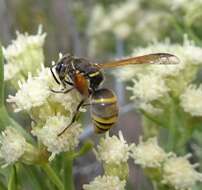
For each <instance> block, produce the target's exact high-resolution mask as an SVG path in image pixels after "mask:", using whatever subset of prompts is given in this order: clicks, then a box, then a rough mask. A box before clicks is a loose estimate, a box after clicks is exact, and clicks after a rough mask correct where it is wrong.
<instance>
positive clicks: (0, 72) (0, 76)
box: [0, 44, 4, 107]
mask: <svg viewBox="0 0 202 190" xmlns="http://www.w3.org/2000/svg"><path fill="white" fill-rule="evenodd" d="M3 105H4V61H3V52H2V47H1V44H0V107H2V106H3Z"/></svg>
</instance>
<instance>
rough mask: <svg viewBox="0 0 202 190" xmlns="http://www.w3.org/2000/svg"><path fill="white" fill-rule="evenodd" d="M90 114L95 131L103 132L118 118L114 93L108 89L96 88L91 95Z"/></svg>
mask: <svg viewBox="0 0 202 190" xmlns="http://www.w3.org/2000/svg"><path fill="white" fill-rule="evenodd" d="M90 101H91V116H92V120H93V124H94V129H95V131H96V132H97V133H104V132H106V131H108V130H109V129H110V128H111V127H113V126H114V125H115V124H116V122H117V120H118V110H119V109H118V104H117V98H116V95H115V94H114V93H113V91H111V90H109V89H99V90H96V91H95V92H94V93H93V94H92V95H91V100H90Z"/></svg>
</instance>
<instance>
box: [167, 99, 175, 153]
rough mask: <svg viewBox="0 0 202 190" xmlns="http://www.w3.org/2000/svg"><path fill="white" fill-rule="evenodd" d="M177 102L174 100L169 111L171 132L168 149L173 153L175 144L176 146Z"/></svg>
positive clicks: (169, 132) (169, 133)
mask: <svg viewBox="0 0 202 190" xmlns="http://www.w3.org/2000/svg"><path fill="white" fill-rule="evenodd" d="M175 104H176V102H175V100H174V99H173V98H172V101H171V105H170V110H169V128H168V129H169V131H168V142H167V146H166V149H167V151H173V150H174V147H175V144H176V132H177V129H176V127H177V126H176V123H177V122H176V120H177V117H176V115H177V110H176V105H175Z"/></svg>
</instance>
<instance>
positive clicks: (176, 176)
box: [131, 138, 202, 190]
mask: <svg viewBox="0 0 202 190" xmlns="http://www.w3.org/2000/svg"><path fill="white" fill-rule="evenodd" d="M131 157H132V158H133V159H134V162H135V163H136V164H138V165H140V166H141V167H142V168H144V169H147V170H148V169H156V172H157V173H159V177H160V178H162V183H163V184H167V185H170V186H172V187H174V188H175V189H176V190H185V189H191V187H192V186H193V185H195V184H196V182H197V181H201V180H202V173H199V172H197V171H196V170H195V167H196V166H197V164H195V165H191V164H190V163H189V161H188V158H189V157H190V155H187V156H184V157H177V156H176V155H175V154H174V153H166V152H165V151H164V150H163V149H162V148H161V147H160V146H159V145H158V143H157V139H156V138H150V139H148V140H147V141H145V142H143V141H142V139H140V143H139V144H138V145H136V146H135V147H134V148H133V150H132V154H131ZM151 171H152V172H154V170H151ZM150 175H152V173H151V174H150Z"/></svg>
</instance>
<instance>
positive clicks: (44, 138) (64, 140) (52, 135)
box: [32, 115, 82, 160]
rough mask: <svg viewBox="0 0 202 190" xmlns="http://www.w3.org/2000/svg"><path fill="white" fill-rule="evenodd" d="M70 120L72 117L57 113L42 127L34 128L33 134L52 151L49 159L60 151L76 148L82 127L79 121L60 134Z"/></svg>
mask: <svg viewBox="0 0 202 190" xmlns="http://www.w3.org/2000/svg"><path fill="white" fill-rule="evenodd" d="M70 120H71V118H66V117H64V116H62V115H57V116H53V117H49V118H48V119H47V121H46V123H45V125H44V126H43V127H42V128H34V129H33V131H32V133H33V135H35V136H37V138H38V139H39V141H41V142H42V143H43V144H44V145H45V146H46V147H47V150H48V151H49V152H51V153H52V155H51V157H50V158H49V160H52V159H53V158H54V156H55V155H56V154H59V153H60V152H66V151H70V150H73V149H75V148H76V146H77V145H78V143H79V135H80V134H81V132H82V128H81V125H80V124H78V123H77V122H74V123H73V124H72V125H71V126H70V127H69V128H68V129H67V130H66V131H65V132H64V133H63V134H62V135H60V136H58V134H60V132H62V131H63V129H64V128H65V127H67V126H68V124H69V122H70Z"/></svg>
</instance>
